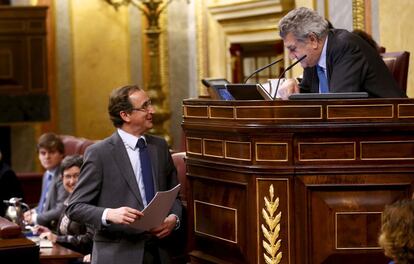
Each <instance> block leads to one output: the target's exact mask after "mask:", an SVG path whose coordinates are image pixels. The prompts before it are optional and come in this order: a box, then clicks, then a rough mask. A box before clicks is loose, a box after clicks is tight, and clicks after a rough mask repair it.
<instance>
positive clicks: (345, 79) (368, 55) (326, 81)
mask: <svg viewBox="0 0 414 264" xmlns="http://www.w3.org/2000/svg"><path fill="white" fill-rule="evenodd" d="M279 29H280V36H281V37H282V38H283V42H284V46H285V47H286V48H287V49H288V52H289V57H290V58H291V59H295V58H296V59H302V60H301V62H300V63H301V65H302V67H303V68H304V72H303V80H302V81H301V83H300V84H298V83H297V82H296V80H295V79H288V80H286V81H284V82H283V84H282V85H281V87H280V90H281V91H280V92H279V94H280V96H281V98H282V99H288V97H289V95H290V94H292V93H299V92H301V93H327V92H330V93H338V92H367V93H368V95H369V96H370V97H384V98H400V97H406V95H405V93H404V91H403V90H402V89H400V88H399V87H398V85H397V83H396V81H395V80H394V78H393V76H392V75H391V73H390V71H389V70H388V68H387V66H386V65H385V63H384V61H383V60H382V58H381V57H380V56H379V54H378V52H377V51H376V50H375V49H373V48H371V46H370V45H369V44H368V43H367V42H366V41H364V40H363V39H361V38H360V37H358V36H356V35H355V34H353V33H351V32H348V31H347V30H344V29H329V27H328V23H327V21H326V20H325V19H324V18H323V17H321V16H320V15H319V14H318V13H317V12H316V11H313V10H311V9H308V8H305V7H300V8H297V9H294V10H292V11H290V12H289V13H288V14H287V15H286V16H285V17H283V18H282V19H281V20H280V22H279ZM305 55H306V57H304V56H305ZM303 57H304V58H303Z"/></svg>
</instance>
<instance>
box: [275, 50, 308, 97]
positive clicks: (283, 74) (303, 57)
mask: <svg viewBox="0 0 414 264" xmlns="http://www.w3.org/2000/svg"><path fill="white" fill-rule="evenodd" d="M305 58H306V55H303V56H302V57H300V58H299V59H298V60H297V61H295V63H293V64H291V65H289V66H288V67H287V68H286V69H285V70H284V71H283V72H282V73H281V74H280V75H279V78H278V80H277V85H276V93H275V98H276V95H277V91H278V90H279V84H280V79H281V78H282V77H283V76H285V73H286V72H287V71H289V70H290V69H292V68H293V67H294V66H295V65H296V64H298V63H299V62H301V61H302V60H304V59H305Z"/></svg>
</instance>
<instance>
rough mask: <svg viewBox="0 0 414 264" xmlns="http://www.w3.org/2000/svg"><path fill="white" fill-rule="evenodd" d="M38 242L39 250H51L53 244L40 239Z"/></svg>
mask: <svg viewBox="0 0 414 264" xmlns="http://www.w3.org/2000/svg"><path fill="white" fill-rule="evenodd" d="M39 242H40V243H39V247H41V248H51V247H53V243H52V241H50V240H47V239H44V238H41V239H40V241H39Z"/></svg>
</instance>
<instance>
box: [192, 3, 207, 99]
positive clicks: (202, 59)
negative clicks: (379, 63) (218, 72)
mask: <svg viewBox="0 0 414 264" xmlns="http://www.w3.org/2000/svg"><path fill="white" fill-rule="evenodd" d="M194 8H195V23H196V42H197V44H196V45H197V46H196V50H197V52H196V55H197V62H196V63H197V83H198V91H199V95H208V92H207V89H206V88H205V87H204V85H202V84H201V82H200V80H201V79H202V78H205V76H208V61H207V58H208V48H207V46H208V39H207V38H208V36H207V30H206V29H207V28H208V27H207V24H208V17H207V7H206V1H194Z"/></svg>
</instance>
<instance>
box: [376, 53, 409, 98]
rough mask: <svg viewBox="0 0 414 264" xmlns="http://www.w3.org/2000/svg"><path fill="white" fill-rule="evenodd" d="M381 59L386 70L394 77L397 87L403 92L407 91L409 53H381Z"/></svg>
mask: <svg viewBox="0 0 414 264" xmlns="http://www.w3.org/2000/svg"><path fill="white" fill-rule="evenodd" d="M381 57H382V59H383V60H384V62H385V64H386V65H387V67H388V69H389V70H390V72H391V73H392V76H394V79H395V80H396V81H397V83H398V85H399V86H400V88H401V89H403V90H404V91H407V77H408V66H409V63H410V53H409V52H407V51H402V52H385V53H381Z"/></svg>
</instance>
